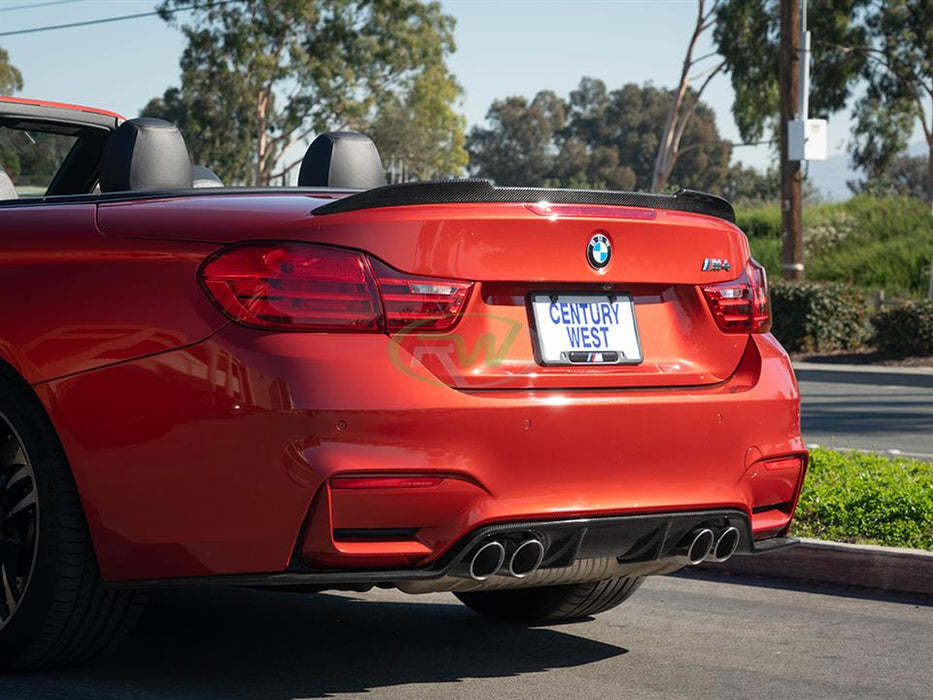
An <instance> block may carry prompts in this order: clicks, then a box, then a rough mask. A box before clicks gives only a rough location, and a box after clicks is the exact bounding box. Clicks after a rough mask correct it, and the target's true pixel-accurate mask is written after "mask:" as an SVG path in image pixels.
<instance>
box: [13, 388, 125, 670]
mask: <svg viewBox="0 0 933 700" xmlns="http://www.w3.org/2000/svg"><path fill="white" fill-rule="evenodd" d="M141 605H142V598H141V597H140V596H139V595H138V594H135V593H133V592H127V591H109V590H106V589H105V588H104V586H103V582H102V581H101V579H100V572H99V570H98V567H97V560H96V558H95V555H94V548H93V546H92V544H91V540H90V535H89V533H88V530H87V525H86V523H85V520H84V512H83V509H82V507H81V502H80V500H79V498H78V493H77V490H76V488H75V484H74V480H73V479H72V477H71V471H70V469H69V467H68V463H67V461H66V459H65V455H64V452H63V450H62V447H61V445H60V444H59V442H58V438H57V436H56V435H55V432H54V430H53V429H52V425H51V423H50V422H49V419H48V417H47V416H46V415H45V411H44V410H43V408H42V406H41V404H40V403H39V401H38V399H37V398H36V397H35V395H34V394H33V393H32V391H31V389H30V388H29V387H28V386H27V385H26V384H25V383H23V382H22V380H20V379H19V377H16V376H15V375H11V374H10V373H9V370H7V371H6V372H3V371H2V370H0V671H16V670H29V669H34V668H40V667H46V666H62V665H66V664H72V663H84V662H87V661H90V660H92V659H94V658H96V657H97V656H99V655H100V654H101V653H102V652H104V651H105V650H106V649H107V648H108V647H110V645H111V644H112V643H113V642H114V641H115V640H116V639H118V638H119V637H120V636H121V634H122V633H124V632H125V631H127V630H128V629H129V628H130V627H131V626H132V624H133V622H134V621H135V619H136V617H138V615H139V612H140V611H141Z"/></svg>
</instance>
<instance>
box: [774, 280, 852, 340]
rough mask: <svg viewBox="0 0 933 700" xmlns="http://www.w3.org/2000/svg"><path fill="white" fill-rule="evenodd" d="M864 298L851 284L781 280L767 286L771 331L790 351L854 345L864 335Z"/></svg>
mask: <svg viewBox="0 0 933 700" xmlns="http://www.w3.org/2000/svg"><path fill="white" fill-rule="evenodd" d="M866 308H867V307H866V304H865V298H864V296H862V294H861V293H860V292H859V291H858V290H857V289H855V287H853V286H852V285H847V284H839V283H831V282H830V283H825V282H783V281H777V282H774V283H773V284H772V285H771V309H772V315H773V317H774V324H773V327H772V332H773V333H774V335H775V337H777V339H778V340H780V341H781V344H782V345H784V347H785V348H787V349H788V350H791V351H803V352H826V351H829V350H852V349H855V348H858V347H860V346H861V345H862V343H863V342H864V341H865V338H866V337H867V335H868V331H867V328H866V323H865V320H866Z"/></svg>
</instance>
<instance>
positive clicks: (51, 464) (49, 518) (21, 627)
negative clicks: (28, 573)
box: [0, 391, 68, 668]
mask: <svg viewBox="0 0 933 700" xmlns="http://www.w3.org/2000/svg"><path fill="white" fill-rule="evenodd" d="M17 393H18V392H17ZM23 404H24V402H23V401H22V400H20V399H19V397H17V396H16V393H14V392H12V391H11V392H9V393H7V394H6V395H5V396H2V397H0V413H2V414H3V415H4V417H6V419H7V420H8V421H9V422H10V424H11V425H12V426H13V428H15V430H16V432H17V433H18V434H19V437H20V439H21V441H22V443H23V448H24V449H25V451H26V454H27V457H28V459H29V460H30V463H31V464H32V467H33V472H34V473H35V487H36V491H37V499H38V503H39V545H38V551H37V553H36V561H35V564H34V567H33V572H32V577H31V579H30V580H29V582H28V584H27V588H26V593H25V595H24V597H23V600H22V601H21V603H20V606H19V608H18V609H17V610H16V612H15V613H14V615H13V617H12V619H11V620H10V621H9V622H8V624H7V625H6V626H5V627H4V628H3V629H2V630H0V668H3V667H6V666H8V665H9V664H11V663H12V664H15V662H16V659H17V658H18V657H20V656H21V655H23V654H24V653H27V652H28V650H29V649H30V647H32V645H33V643H34V642H35V641H36V639H38V638H39V637H40V635H41V634H42V629H43V627H44V626H45V623H46V621H47V620H48V617H49V614H50V612H51V611H52V607H53V605H54V602H55V591H56V588H57V585H56V584H57V582H58V580H59V577H60V574H61V566H60V546H59V545H60V532H59V525H60V518H61V514H60V512H59V510H60V509H59V508H58V502H59V498H58V497H57V496H58V491H59V489H60V484H61V482H62V477H61V475H58V474H57V471H58V470H60V469H62V468H67V467H65V465H63V464H57V463H56V458H57V455H56V454H55V447H57V445H55V446H54V447H53V445H52V444H50V441H52V440H56V438H55V436H54V435H52V434H51V432H50V428H49V427H48V426H47V425H44V424H43V419H45V416H44V415H43V416H41V417H38V416H36V415H35V414H36V412H37V411H36V409H35V408H34V407H31V406H29V405H23ZM30 409H32V410H30ZM45 420H47V419H45ZM50 448H51V449H50ZM56 477H58V478H56ZM66 483H68V482H67V481H66Z"/></svg>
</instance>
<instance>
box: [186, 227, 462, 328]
mask: <svg viewBox="0 0 933 700" xmlns="http://www.w3.org/2000/svg"><path fill="white" fill-rule="evenodd" d="M200 277H201V283H202V285H203V286H204V289H205V290H206V291H207V293H208V296H210V297H211V299H213V300H214V302H215V303H216V304H217V305H218V306H219V307H220V309H221V310H222V311H223V312H224V313H225V314H226V315H227V316H229V317H230V318H231V319H233V320H234V321H237V322H238V323H242V324H244V325H248V326H256V327H260V328H274V329H281V330H292V331H330V332H335V331H343V332H353V333H361V332H377V333H381V332H385V331H386V330H388V331H389V332H393V331H398V330H402V329H406V328H411V329H412V330H417V331H418V332H424V331H443V330H447V329H449V328H451V327H452V326H453V325H454V324H455V323H456V322H457V319H458V318H459V316H460V313H461V312H462V311H463V308H464V306H465V304H466V301H467V298H468V297H469V293H470V290H471V289H472V287H473V283H472V282H463V281H460V280H445V279H435V278H430V277H419V276H416V275H406V274H404V273H402V272H399V271H398V270H394V269H392V268H391V267H389V266H388V265H386V264H385V263H383V262H381V261H379V260H376V259H374V258H371V257H369V256H368V255H366V254H364V253H361V252H359V251H355V250H346V249H344V248H332V247H330V246H322V245H314V244H309V243H276V244H272V245H266V244H246V245H238V246H233V247H230V248H226V249H224V250H222V251H221V252H220V253H218V254H216V255H214V256H213V257H211V258H209V259H208V261H207V262H206V263H205V265H204V266H203V267H202V268H201V272H200Z"/></svg>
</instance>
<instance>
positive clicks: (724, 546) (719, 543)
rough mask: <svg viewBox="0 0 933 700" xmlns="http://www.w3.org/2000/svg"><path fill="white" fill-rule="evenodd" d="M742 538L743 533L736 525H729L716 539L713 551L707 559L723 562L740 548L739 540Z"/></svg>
mask: <svg viewBox="0 0 933 700" xmlns="http://www.w3.org/2000/svg"><path fill="white" fill-rule="evenodd" d="M741 540H742V535H741V533H739V529H738V528H736V527H731V526H730V527H727V528H726V529H725V530H723V531H722V534H720V535H719V538H718V539H717V540H716V544H715V545H714V546H713V548H712V551H710V553H709V555H708V556H707V559H708V560H709V561H715V562H718V563H722V562H724V561H726V560H727V559H729V558H730V557H732V555H733V554H735V551H736V550H737V549H738V548H739V542H741Z"/></svg>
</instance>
